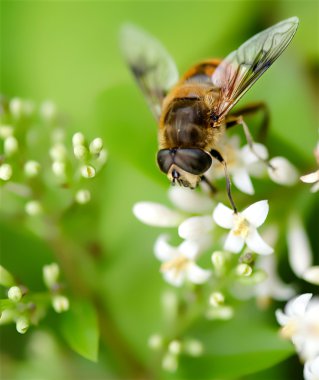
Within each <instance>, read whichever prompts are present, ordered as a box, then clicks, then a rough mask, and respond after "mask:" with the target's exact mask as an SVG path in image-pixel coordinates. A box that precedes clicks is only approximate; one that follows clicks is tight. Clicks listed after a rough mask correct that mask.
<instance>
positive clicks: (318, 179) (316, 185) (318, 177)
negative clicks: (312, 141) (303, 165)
mask: <svg viewBox="0 0 319 380" xmlns="http://www.w3.org/2000/svg"><path fill="white" fill-rule="evenodd" d="M314 156H315V158H316V161H317V165H318V166H319V142H318V143H317V146H316V148H315V150H314ZM300 179H301V180H302V182H305V183H313V185H312V187H311V189H310V191H311V192H312V193H316V192H317V191H319V169H318V170H316V171H314V172H312V173H309V174H306V175H303V176H301V177H300Z"/></svg>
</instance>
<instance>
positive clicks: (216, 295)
mask: <svg viewBox="0 0 319 380" xmlns="http://www.w3.org/2000/svg"><path fill="white" fill-rule="evenodd" d="M224 302H225V297H224V295H223V294H222V293H220V292H213V293H212V294H211V295H210V297H209V304H210V305H211V306H213V307H218V306H220V305H222V304H223V303H224Z"/></svg>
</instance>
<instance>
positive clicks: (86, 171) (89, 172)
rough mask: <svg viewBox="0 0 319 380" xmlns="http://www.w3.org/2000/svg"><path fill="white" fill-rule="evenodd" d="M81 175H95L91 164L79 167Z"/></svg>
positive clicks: (88, 176) (85, 176)
mask: <svg viewBox="0 0 319 380" xmlns="http://www.w3.org/2000/svg"><path fill="white" fill-rule="evenodd" d="M81 175H82V177H83V178H93V177H95V169H94V168H93V166H91V165H84V166H82V168H81Z"/></svg>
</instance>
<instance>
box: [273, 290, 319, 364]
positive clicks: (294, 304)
mask: <svg viewBox="0 0 319 380" xmlns="http://www.w3.org/2000/svg"><path fill="white" fill-rule="evenodd" d="M311 297H312V294H310V293H306V294H302V295H300V296H298V297H295V298H293V299H292V300H290V301H289V302H288V303H287V305H286V307H285V312H282V311H281V310H276V317H277V321H278V323H279V324H280V325H281V326H282V329H281V333H282V335H283V336H284V337H285V338H289V339H291V341H292V342H293V344H294V345H295V347H296V350H297V352H298V354H299V355H300V357H301V359H302V360H304V361H306V360H311V359H314V358H315V357H316V356H318V355H319V299H318V298H311Z"/></svg>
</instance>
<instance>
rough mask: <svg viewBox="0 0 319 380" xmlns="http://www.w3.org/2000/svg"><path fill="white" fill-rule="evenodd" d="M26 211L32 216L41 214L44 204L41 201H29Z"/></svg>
mask: <svg viewBox="0 0 319 380" xmlns="http://www.w3.org/2000/svg"><path fill="white" fill-rule="evenodd" d="M25 212H26V213H27V214H28V215H30V216H35V215H40V214H41V213H42V206H41V203H40V202H39V201H29V202H27V203H26V205H25Z"/></svg>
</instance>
